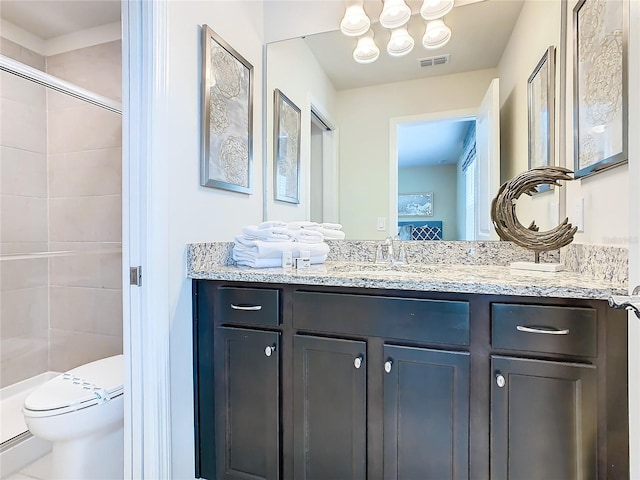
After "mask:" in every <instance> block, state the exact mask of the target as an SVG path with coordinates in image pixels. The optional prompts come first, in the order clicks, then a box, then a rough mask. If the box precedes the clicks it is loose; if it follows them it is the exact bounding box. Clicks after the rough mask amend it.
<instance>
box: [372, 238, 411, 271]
mask: <svg viewBox="0 0 640 480" xmlns="http://www.w3.org/2000/svg"><path fill="white" fill-rule="evenodd" d="M396 241H397V243H398V247H397V248H396ZM375 263H391V264H405V263H407V255H406V253H405V251H404V245H403V243H402V240H401V239H400V237H399V236H397V235H396V236H395V237H392V236H391V235H389V236H388V237H387V238H386V239H385V240H384V241H383V242H380V243H379V244H378V247H377V248H376V259H375Z"/></svg>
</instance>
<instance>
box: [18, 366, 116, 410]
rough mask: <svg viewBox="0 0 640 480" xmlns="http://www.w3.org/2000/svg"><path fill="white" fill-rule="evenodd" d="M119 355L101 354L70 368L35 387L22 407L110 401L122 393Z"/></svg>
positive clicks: (34, 407)
mask: <svg viewBox="0 0 640 480" xmlns="http://www.w3.org/2000/svg"><path fill="white" fill-rule="evenodd" d="M123 382H124V360H123V356H122V355H116V356H113V357H108V358H103V359H102V360H97V361H95V362H91V363H87V364H86V365H82V366H80V367H77V368H74V369H73V370H69V371H68V372H65V373H63V374H61V375H58V376H57V377H55V378H53V379H52V380H49V381H48V382H46V383H45V384H44V385H42V386H40V387H38V388H37V389H35V390H34V391H33V392H32V393H31V394H30V395H29V396H27V398H26V399H25V401H24V408H25V410H30V411H48V410H57V409H67V408H68V407H74V406H77V407H78V408H84V407H87V406H90V405H93V404H97V403H101V402H106V401H109V400H110V399H111V398H112V397H114V396H118V395H120V394H121V393H122V385H123Z"/></svg>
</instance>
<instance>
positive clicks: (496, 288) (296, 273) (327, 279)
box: [188, 261, 627, 300]
mask: <svg viewBox="0 0 640 480" xmlns="http://www.w3.org/2000/svg"><path fill="white" fill-rule="evenodd" d="M188 277H189V278H192V279H208V280H227V281H242V282H265V283H288V284H296V285H323V286H332V287H359V288H377V289H390V290H414V291H415V290H417V291H425V292H451V293H478V294H495V295H516V296H529V297H562V298H583V299H599V300H607V299H608V298H609V296H610V295H612V294H613V295H626V294H627V286H626V285H625V284H624V283H619V282H614V281H608V280H602V279H594V278H592V277H590V276H588V275H584V274H580V273H575V272H569V271H563V272H556V273H549V272H534V271H524V270H512V269H510V268H509V267H508V266H493V265H458V264H428V263H414V264H409V265H394V266H390V265H382V264H374V263H371V262H369V263H362V262H344V261H335V262H326V263H324V264H322V265H312V266H311V267H310V268H309V269H306V270H296V269H293V268H263V269H253V268H244V267H234V266H226V265H208V266H207V267H205V268H200V269H198V268H196V267H194V266H193V264H191V263H190V264H189V266H188Z"/></svg>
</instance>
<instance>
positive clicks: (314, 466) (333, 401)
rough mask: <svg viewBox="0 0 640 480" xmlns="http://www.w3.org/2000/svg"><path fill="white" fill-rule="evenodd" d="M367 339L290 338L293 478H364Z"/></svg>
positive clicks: (314, 479)
mask: <svg viewBox="0 0 640 480" xmlns="http://www.w3.org/2000/svg"><path fill="white" fill-rule="evenodd" d="M366 352H367V344H366V343H365V342H362V341H355V340H343V339H338V338H323V337H315V336H305V335H295V336H294V338H293V361H294V363H293V478H296V479H300V480H324V479H328V478H345V479H346V478H349V479H353V480H365V479H366V478H367V448H366V445H367V441H366V438H367V437H366V431H367V408H366V407H367V373H366V361H365V355H366Z"/></svg>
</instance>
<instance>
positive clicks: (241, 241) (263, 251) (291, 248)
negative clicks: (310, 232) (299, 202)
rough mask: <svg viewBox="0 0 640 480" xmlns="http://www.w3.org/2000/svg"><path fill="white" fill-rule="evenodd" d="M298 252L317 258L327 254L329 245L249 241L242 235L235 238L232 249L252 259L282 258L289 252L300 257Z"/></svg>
mask: <svg viewBox="0 0 640 480" xmlns="http://www.w3.org/2000/svg"><path fill="white" fill-rule="evenodd" d="M300 250H305V251H308V252H309V255H310V256H312V257H319V256H322V255H327V254H328V253H329V245H327V244H326V243H324V242H316V243H304V242H293V241H289V242H274V241H264V240H256V239H249V238H246V237H244V236H242V235H239V236H237V237H236V238H235V245H234V247H233V253H234V255H235V254H236V253H240V254H248V255H252V256H253V257H254V258H282V252H291V255H292V256H293V258H296V257H299V256H300Z"/></svg>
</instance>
